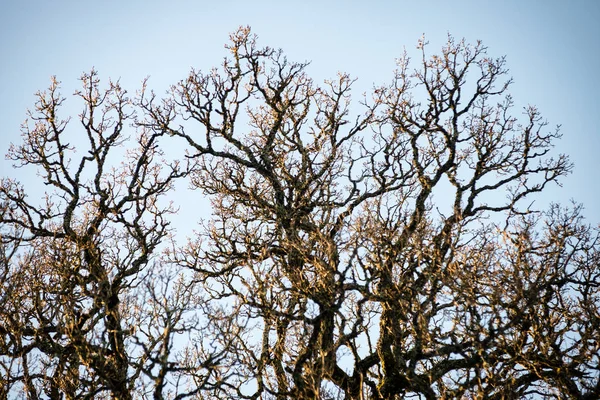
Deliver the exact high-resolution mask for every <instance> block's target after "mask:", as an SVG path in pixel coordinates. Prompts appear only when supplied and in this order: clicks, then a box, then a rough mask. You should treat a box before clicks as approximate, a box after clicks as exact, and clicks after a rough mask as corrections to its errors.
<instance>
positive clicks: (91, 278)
mask: <svg viewBox="0 0 600 400" xmlns="http://www.w3.org/2000/svg"><path fill="white" fill-rule="evenodd" d="M82 83H83V88H82V90H81V91H78V92H76V97H79V98H80V99H82V100H83V103H84V105H85V108H84V110H83V112H82V113H81V114H80V116H79V117H80V123H81V126H80V131H82V132H81V133H83V135H81V134H79V136H77V135H76V134H75V132H77V129H72V131H71V132H69V128H72V127H71V126H70V125H69V124H68V122H69V121H68V120H62V119H60V116H59V115H60V107H61V105H62V104H63V101H64V98H62V97H61V96H60V94H59V92H58V87H59V84H58V82H56V81H53V82H52V85H51V87H50V89H49V90H48V91H47V92H42V93H38V96H37V97H38V101H37V103H36V107H35V110H34V111H32V112H30V115H29V118H30V119H29V121H28V122H26V123H25V124H24V126H23V143H22V144H21V145H19V146H13V147H12V148H11V149H10V152H9V154H8V156H9V157H10V158H11V159H12V160H14V161H15V162H16V163H17V166H19V167H22V166H28V165H29V166H35V167H37V168H38V173H39V180H40V183H43V184H44V185H45V187H46V188H49V189H48V190H47V191H46V194H45V196H44V198H43V200H42V202H41V203H40V204H38V203H36V202H35V201H32V200H30V198H28V196H27V191H26V189H25V188H24V187H23V186H22V185H20V184H19V183H18V182H16V181H14V180H9V179H4V180H3V181H2V183H1V185H0V204H1V207H2V208H1V212H2V214H1V229H2V231H1V234H2V236H1V239H2V240H1V245H2V250H3V252H2V275H1V283H2V297H1V303H0V334H1V335H2V342H1V346H0V376H2V377H3V378H2V388H3V390H4V392H3V396H4V398H6V396H7V395H9V394H11V393H12V394H15V393H20V392H23V393H25V395H26V397H27V398H31V399H37V398H44V397H50V398H63V396H64V397H66V398H69V399H74V398H97V397H98V398H103V397H112V398H118V399H130V398H132V394H133V393H138V394H142V395H148V396H150V395H153V397H154V398H162V397H163V395H166V394H167V393H169V391H176V392H178V394H179V395H180V397H184V394H185V393H188V394H190V395H191V394H193V393H194V392H195V391H197V389H198V387H199V386H201V385H202V382H201V381H202V379H206V378H207V376H209V375H210V373H209V372H208V373H205V371H208V369H207V368H205V366H207V365H209V364H210V360H204V361H203V362H193V363H192V362H189V361H188V362H187V363H185V358H186V357H187V358H193V357H194V355H193V354H188V355H186V354H185V353H181V354H177V352H176V351H175V350H177V349H176V348H175V347H174V346H175V345H176V344H175V343H174V337H175V336H178V335H182V334H185V335H194V334H195V333H197V330H198V329H199V323H200V321H199V319H198V318H197V316H196V313H195V309H196V307H197V305H196V302H197V300H196V298H197V294H196V293H194V291H193V288H192V287H191V285H190V284H189V283H187V282H186V281H185V280H184V279H183V275H182V273H181V272H177V269H176V268H174V267H173V266H168V265H165V264H163V263H162V261H161V259H160V257H159V254H158V249H159V246H160V245H161V243H162V242H163V241H165V240H167V239H168V238H169V234H170V228H169V221H168V216H169V214H171V213H172V212H174V208H173V207H172V206H171V205H170V203H169V202H168V200H167V199H165V196H166V195H167V194H168V193H169V192H170V191H171V189H172V188H173V182H174V180H175V179H177V178H179V177H181V176H183V174H184V173H185V170H184V169H182V168H181V167H180V165H179V163H178V162H172V163H168V162H167V161H166V160H165V158H164V154H163V152H162V151H161V149H160V145H159V141H160V140H161V138H162V136H163V134H164V132H161V131H160V130H156V131H153V130H149V129H144V128H140V127H139V126H138V127H137V128H136V127H135V126H137V125H135V121H136V119H137V118H138V116H137V115H136V112H135V109H136V105H135V102H136V101H137V100H135V99H134V100H131V99H130V98H128V96H127V94H126V92H125V90H123V89H122V88H121V87H120V85H119V84H118V83H114V82H110V83H109V85H108V87H107V88H106V89H102V88H101V86H100V82H99V79H98V76H97V73H96V72H95V71H92V72H91V73H90V74H86V75H84V76H83V77H82ZM141 95H143V93H142V94H141ZM130 125H134V126H130ZM73 128H74V127H73ZM130 129H131V133H134V134H135V135H136V136H135V139H129V138H128V136H127V135H128V133H127V132H128V130H130ZM82 137H83V138H84V139H83V140H82V139H81V138H82ZM69 138H70V139H71V140H75V141H77V143H78V144H77V146H72V145H70V144H69V143H68V140H69ZM76 147H77V148H76ZM78 154H80V155H78ZM178 276H179V277H178ZM184 372H185V373H188V379H187V380H181V378H180V375H181V374H182V373H184ZM194 380H195V382H194ZM178 382H179V383H178ZM194 383H197V384H198V385H195V384H194ZM184 385H186V386H184ZM150 397H151V396H150Z"/></svg>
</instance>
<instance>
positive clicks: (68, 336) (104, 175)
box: [0, 28, 600, 399]
mask: <svg viewBox="0 0 600 400" xmlns="http://www.w3.org/2000/svg"><path fill="white" fill-rule="evenodd" d="M418 48H419V50H420V53H421V57H420V59H419V60H417V61H416V67H415V66H413V65H414V64H415V63H414V62H413V61H412V60H410V58H409V57H408V56H407V55H406V54H404V55H403V56H402V57H401V58H399V59H398V65H397V70H396V71H395V72H394V74H393V76H392V79H391V81H390V82H389V83H388V84H386V85H381V86H375V87H374V88H373V90H372V91H371V93H370V94H369V96H365V97H363V98H361V99H360V100H359V101H353V100H352V98H351V94H352V86H353V83H354V80H353V79H352V78H351V77H350V76H348V75H346V74H339V75H338V76H337V77H336V78H335V79H332V80H330V81H325V82H324V83H316V82H314V81H313V80H312V79H311V78H310V77H309V75H308V72H307V64H306V63H295V62H291V61H289V60H287V58H286V57H285V55H284V54H283V52H282V51H281V50H276V49H271V48H268V47H260V46H259V45H258V44H257V38H256V37H255V36H254V35H252V34H251V32H250V30H249V28H240V29H239V30H238V31H237V32H235V33H234V34H232V36H231V41H230V44H229V45H228V46H227V49H228V51H229V56H228V57H227V58H226V59H225V60H224V62H223V64H222V65H221V67H220V68H219V69H214V70H212V71H210V72H208V73H203V72H201V71H196V70H193V71H191V73H190V75H189V76H188V77H187V78H186V79H184V80H182V81H181V82H179V83H178V84H176V85H174V86H173V87H172V89H171V91H170V93H169V94H168V95H167V96H166V97H164V98H160V97H159V96H157V95H155V94H154V93H150V92H148V91H146V90H142V91H141V92H140V94H139V95H137V96H136V97H135V98H134V99H133V100H130V99H128V98H127V97H126V95H125V92H124V91H123V90H122V89H121V88H120V86H119V85H118V84H115V83H111V84H110V85H109V88H108V89H106V90H105V91H101V90H100V89H99V83H98V80H97V75H96V73H95V72H92V73H91V74H88V75H85V76H84V78H83V83H84V90H83V91H81V92H79V93H78V95H79V96H80V97H81V98H82V99H83V102H84V103H85V104H86V110H85V111H84V112H83V113H82V115H81V117H80V119H81V124H82V130H83V132H86V135H85V136H86V137H87V147H86V149H85V151H84V155H83V156H81V157H79V158H73V159H71V158H72V157H75V156H74V155H68V154H74V153H73V152H74V150H75V149H74V146H70V145H69V144H68V143H67V142H66V139H65V135H66V122H64V121H61V120H59V119H58V117H57V109H58V108H59V106H60V105H61V103H62V98H60V97H59V96H58V94H57V92H56V84H53V86H52V87H51V89H50V92H49V93H45V94H40V96H39V102H38V104H37V111H36V112H35V113H33V114H32V118H33V119H34V121H35V124H34V126H33V127H31V126H29V125H25V131H24V142H23V144H22V145H20V146H15V147H14V148H12V149H11V152H10V153H9V156H10V157H11V158H13V159H14V160H15V161H16V162H17V163H20V164H33V165H36V166H38V167H40V171H41V174H40V179H41V180H43V182H44V183H45V184H46V185H47V187H49V188H51V189H52V191H50V192H47V195H46V197H45V199H44V201H43V202H42V203H40V204H34V203H31V202H30V201H29V200H28V199H27V197H26V191H25V189H24V188H23V187H22V186H21V185H19V184H18V183H16V182H15V181H13V180H4V181H3V183H2V186H1V188H0V201H1V203H0V206H1V212H2V214H0V223H1V226H0V228H1V234H2V275H1V276H0V278H1V282H2V285H3V288H4V294H3V295H2V297H1V298H0V300H1V301H2V304H1V305H2V307H1V309H0V333H1V334H2V342H0V368H2V376H5V378H2V379H3V380H4V381H3V385H4V386H3V387H4V388H6V389H4V390H5V392H4V393H5V396H6V395H7V394H8V393H13V392H15V391H19V390H22V391H24V392H25V393H26V397H31V398H38V397H41V396H42V394H45V395H47V396H49V397H59V396H60V395H64V396H66V397H69V398H79V397H92V396H96V397H97V396H108V397H112V398H138V397H139V398H146V397H154V398H162V397H163V396H165V397H166V396H168V395H171V396H172V397H176V398H182V397H185V396H192V397H194V398H247V399H258V398H264V399H270V398H274V399H288V398H294V399H317V398H320V399H333V398H340V399H402V398H423V399H434V398H447V399H451V398H481V399H484V398H485V399H493V398H498V399H499V398H536V397H538V398H539V397H548V398H561V399H562V398H573V399H582V398H589V399H593V398H597V397H598V396H600V366H599V357H600V354H599V352H600V342H599V339H598V338H600V323H599V321H600V310H599V307H600V298H599V295H600V268H599V265H598V262H599V260H600V253H599V251H598V250H599V248H598V239H599V236H598V234H599V232H598V229H597V228H593V227H590V226H589V225H587V224H586V223H585V221H584V220H583V217H582V216H581V206H578V205H570V206H568V207H563V206H560V205H557V204H553V205H551V206H550V207H549V208H547V209H546V210H538V209H536V208H534V205H533V204H534V203H533V200H534V199H535V198H536V195H539V193H541V192H543V191H544V189H546V188H547V187H548V186H549V185H551V184H556V183H559V179H561V178H562V177H564V176H565V175H567V174H568V173H569V172H570V170H571V163H570V161H569V160H568V158H567V157H566V156H565V155H562V154H556V153H555V152H554V149H553V144H554V143H555V142H556V140H557V139H559V138H560V133H559V131H558V129H556V130H552V129H550V128H549V127H548V125H547V123H546V122H545V120H544V119H543V118H542V116H541V113H540V112H539V111H538V110H537V109H536V108H535V107H527V108H525V109H524V112H520V111H519V110H516V111H515V106H514V102H513V100H512V98H511V97H510V95H509V94H508V89H509V87H510V84H511V79H510V78H508V77H507V69H506V66H505V59H504V58H502V57H501V58H493V57H491V56H490V55H488V52H487V49H486V47H484V46H483V45H482V44H481V43H479V42H477V43H476V44H473V45H470V44H468V43H466V42H465V41H457V40H455V39H454V38H452V37H449V38H448V42H447V44H446V45H445V46H444V47H443V48H442V50H441V52H440V53H439V54H437V55H432V56H430V55H428V51H427V50H428V46H427V43H426V42H424V41H421V42H419V45H418ZM129 123H131V124H132V126H131V127H128V128H129V129H132V130H133V131H134V132H136V134H137V136H136V139H131V138H127V137H126V136H125V133H124V130H125V128H126V126H127V124H129ZM162 143H170V146H174V147H176V148H180V149H185V150H186V151H187V153H186V154H185V155H184V156H181V157H180V158H179V160H177V159H174V160H172V161H170V162H169V161H164V160H162V159H161V157H167V155H166V154H165V153H164V152H163V150H162V147H161V145H162ZM121 146H126V147H128V148H131V150H129V151H128V152H126V153H124V154H126V156H125V158H124V160H125V161H123V162H122V164H120V165H118V166H115V167H114V168H113V167H111V165H112V164H110V162H111V161H110V160H114V158H111V157H117V156H118V155H119V154H120V152H122V151H123V150H122V147H121ZM77 150H80V149H79V148H78V149H77ZM80 151H81V150H80ZM109 154H110V156H109ZM73 160H74V161H73ZM177 179H187V180H188V182H189V184H190V185H191V187H192V188H193V189H197V191H196V192H193V194H191V195H196V194H197V195H198V196H206V197H207V198H208V199H210V201H211V206H212V207H211V214H210V217H209V218H208V219H207V220H205V221H203V222H202V223H201V224H200V225H199V227H198V229H197V231H196V232H195V233H194V236H192V237H189V238H188V239H187V240H185V241H184V240H181V238H180V237H178V236H176V235H171V232H170V227H169V215H170V214H171V213H173V212H175V210H176V208H175V207H177V199H178V197H177V195H176V194H177V193H176V192H175V191H174V186H173V185H174V181H175V180H177ZM178 190H179V189H178ZM186 195H188V194H186ZM169 200H170V201H173V202H174V205H173V206H170V205H169V203H168V201H169ZM186 217H187V216H186ZM189 217H190V218H191V219H200V217H201V215H190V216H189Z"/></svg>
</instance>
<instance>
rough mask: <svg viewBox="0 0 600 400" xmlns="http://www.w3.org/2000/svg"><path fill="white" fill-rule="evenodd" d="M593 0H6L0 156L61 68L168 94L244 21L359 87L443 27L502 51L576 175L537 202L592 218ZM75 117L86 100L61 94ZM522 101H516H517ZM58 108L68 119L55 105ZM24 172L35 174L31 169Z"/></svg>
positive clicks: (595, 147) (597, 143) (5, 170)
mask: <svg viewBox="0 0 600 400" xmlns="http://www.w3.org/2000/svg"><path fill="white" fill-rule="evenodd" d="M598 21H600V1H595V0H588V1H585V0H571V1H567V0H565V1H553V0H537V1H536V0H505V1H497V0H496V1H485V0H479V1H452V2H450V1H443V2H442V1H431V0H430V1H419V2H417V1H376V0H371V1H345V2H344V1H326V0H320V1H310V0H306V1H296V2H291V1H289V2H286V1H282V0H279V1H260V0H255V1H248V0H246V1H234V0H221V1H212V2H207V1H181V0H170V1H165V0H162V1H155V0H145V1H142V0H129V1H125V0H118V1H113V0H104V1H93V2H92V1H82V0H79V1H61V0H55V1H34V0H31V1H26V0H21V1H18V0H3V1H2V3H1V4H0V153H1V154H2V155H4V154H5V153H6V151H7V150H8V146H9V144H10V142H14V143H18V142H19V141H20V124H21V123H22V122H23V121H24V119H25V117H26V110H27V108H31V107H33V105H34V101H35V97H34V93H35V92H36V91H38V90H43V89H45V88H47V87H48V85H49V83H50V77H51V76H52V75H56V76H57V77H58V79H59V80H60V81H62V82H63V85H62V87H63V89H62V93H63V94H64V95H70V94H71V93H72V92H73V91H74V90H75V89H76V88H78V87H79V86H78V85H79V82H78V80H77V79H78V78H79V76H81V74H82V73H83V72H84V71H90V69H91V68H92V67H94V68H95V69H97V70H98V71H99V73H100V77H101V79H103V80H105V81H106V80H108V78H112V79H119V78H120V80H121V83H122V85H123V86H124V87H125V88H127V89H128V90H129V91H130V92H131V93H134V92H135V90H137V89H139V88H140V83H141V81H142V79H144V78H145V77H147V76H149V77H150V82H149V87H150V88H152V89H154V90H155V91H157V92H158V94H162V93H164V92H165V90H166V89H167V88H168V87H169V85H171V84H174V83H176V82H177V81H179V80H180V79H183V78H185V77H186V75H187V73H188V71H189V70H190V68H191V67H194V68H200V69H202V70H205V71H206V70H208V69H210V68H211V67H213V66H217V65H219V64H220V62H221V60H222V59H223V57H224V56H226V55H227V52H226V50H225V49H224V47H223V46H224V44H225V43H226V42H227V40H228V35H229V33H231V32H233V31H235V30H236V29H237V27H238V26H240V25H250V26H251V27H252V30H253V32H254V33H256V34H258V36H259V45H268V46H271V47H275V48H282V49H283V50H284V51H285V52H286V54H287V56H288V58H289V59H291V60H292V61H305V60H308V61H311V62H312V63H311V65H310V67H309V69H308V73H309V74H310V75H311V76H312V77H313V78H314V79H315V80H316V81H318V82H322V80H323V79H326V78H329V77H334V76H335V75H336V74H337V72H338V71H343V72H348V73H350V74H351V75H352V76H354V77H356V78H358V82H357V85H356V89H357V92H356V93H357V94H359V93H360V92H361V91H363V90H368V89H369V88H370V87H372V86H373V84H382V83H386V82H389V81H390V80H391V78H392V72H393V70H394V68H395V61H394V60H395V58H397V57H399V56H400V55H401V54H402V52H403V49H404V48H405V47H406V49H407V50H408V51H409V53H412V52H414V51H415V45H416V43H417V40H418V39H419V38H420V37H421V35H423V34H425V35H426V38H427V40H429V42H430V44H431V46H430V51H431V52H434V51H435V52H437V51H438V50H439V49H440V48H441V45H442V44H443V43H444V42H445V40H446V38H447V34H448V33H451V34H452V35H453V36H454V37H456V38H463V37H464V38H465V39H466V40H467V41H469V42H475V41H476V40H482V41H483V43H484V44H485V45H486V46H488V48H489V54H490V55H492V56H502V55H506V56H507V65H508V67H509V69H510V75H511V76H512V77H513V78H514V82H515V83H514V84H513V86H512V88H511V89H510V92H511V93H512V94H513V97H514V99H515V102H516V105H517V106H518V107H523V106H525V105H527V104H534V105H536V106H538V108H539V110H540V111H541V112H542V114H543V115H544V117H545V118H546V119H547V120H548V122H549V124H550V125H549V129H551V127H553V126H555V125H557V124H561V125H562V133H563V134H564V137H563V139H562V140H561V141H559V142H558V143H557V150H558V151H559V152H564V153H567V154H569V155H570V156H571V159H572V161H574V163H575V169H574V173H573V174H572V175H571V176H569V177H567V178H566V179H564V180H563V182H564V186H563V187H562V188H552V189H550V190H549V191H547V192H546V194H545V195H544V198H543V199H541V201H550V200H552V201H560V202H563V203H564V202H568V201H569V200H570V199H574V200H575V201H577V202H582V203H584V205H585V212H584V215H585V216H586V217H587V219H588V222H590V223H592V224H594V225H596V224H597V223H599V222H600V203H599V202H598V194H599V193H600V191H599V189H598V183H600V179H599V178H598V171H600V154H599V150H600V128H599V126H598V122H597V121H596V119H597V118H598V116H599V115H600V73H599V72H598V71H599V68H600V22H598ZM64 111H65V113H69V114H71V115H72V116H73V117H76V116H77V114H78V113H79V112H80V111H81V104H80V103H77V102H74V101H71V102H69V100H67V107H65V109H64ZM516 112H518V110H516ZM63 116H65V117H66V116H67V115H66V114H63ZM0 172H1V173H0V175H2V176H11V177H15V178H18V179H21V180H22V181H25V183H28V184H29V185H34V186H35V185H36V182H35V179H34V178H33V177H34V175H32V174H28V173H25V172H23V171H22V170H13V169H12V167H11V162H10V161H6V160H4V159H2V160H1V161H0ZM30 172H32V171H30Z"/></svg>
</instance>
